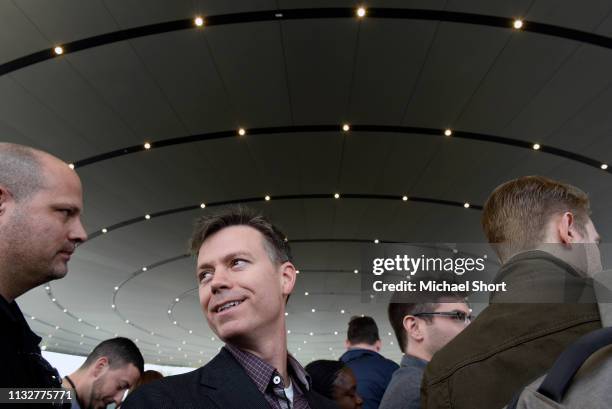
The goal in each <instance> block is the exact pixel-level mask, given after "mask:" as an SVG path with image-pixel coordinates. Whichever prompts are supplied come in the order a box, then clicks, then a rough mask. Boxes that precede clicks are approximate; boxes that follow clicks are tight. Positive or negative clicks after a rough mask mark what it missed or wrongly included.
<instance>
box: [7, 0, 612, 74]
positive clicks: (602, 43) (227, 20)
mask: <svg viewBox="0 0 612 409" xmlns="http://www.w3.org/2000/svg"><path fill="white" fill-rule="evenodd" d="M355 12H356V9H355V8H352V7H342V8H309V9H283V10H264V11H251V12H242V13H232V14H220V15H213V16H206V17H203V20H202V17H197V18H195V19H194V18H193V17H192V18H186V19H181V20H173V21H165V22H160V23H153V24H148V25H144V26H137V27H132V28H128V29H124V30H118V31H113V32H108V33H104V34H99V35H96V36H91V37H86V38H83V39H80V40H74V41H70V42H66V43H64V44H62V45H55V46H52V47H50V48H48V49H44V50H40V51H37V52H34V53H31V54H28V55H25V56H22V57H19V58H16V59H13V60H11V61H8V62H6V63H3V64H1V65H0V76H2V75H5V74H7V73H10V72H13V71H17V70H19V69H21V68H24V67H27V66H30V65H34V64H37V63H40V62H43V61H46V60H49V59H53V58H57V57H61V56H63V55H65V54H68V53H71V52H78V51H81V50H85V49H89V48H94V47H98V46H102V45H106V44H111V43H115V42H120V41H126V40H130V39H134V38H139V37H145V36H149V35H154V34H163V33H167V32H172V31H179V30H186V29H202V28H203V27H213V26H216V25H230V24H243V23H253V22H266V21H279V20H312V19H325V18H351V19H355V20H357V21H359V20H360V19H362V18H382V19H385V18H388V19H407V20H433V21H444V22H452V23H464V24H473V25H480V26H489V27H497V28H504V29H510V30H514V31H518V30H520V31H527V32H531V33H537V34H542V35H548V36H552V37H557V38H564V39H568V40H572V41H578V42H582V43H587V44H591V45H594V46H598V47H603V48H608V49H612V38H610V37H606V36H603V35H599V34H596V33H591V32H587V31H582V30H576V29H572V28H567V27H563V26H557V25H553V24H546V23H539V22H536V21H528V20H517V19H514V18H509V17H500V16H491V15H484V14H474V13H464V12H457V11H445V10H431V9H401V8H377V7H373V8H368V9H367V14H366V16H363V17H358V16H357V15H356V13H355ZM198 18H200V20H199V21H198V23H200V24H198V23H196V20H197V19H198ZM517 21H520V24H517ZM517 26H518V27H517Z"/></svg>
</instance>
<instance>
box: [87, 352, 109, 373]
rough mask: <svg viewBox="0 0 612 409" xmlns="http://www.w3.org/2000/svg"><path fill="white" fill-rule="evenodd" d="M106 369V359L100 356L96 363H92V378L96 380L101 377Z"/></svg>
mask: <svg viewBox="0 0 612 409" xmlns="http://www.w3.org/2000/svg"><path fill="white" fill-rule="evenodd" d="M107 368H108V358H107V357H105V356H101V357H100V358H98V359H96V362H94V363H93V365H92V369H91V373H92V375H93V377H94V378H98V377H99V376H101V375H102V374H103V373H105V372H106V369H107Z"/></svg>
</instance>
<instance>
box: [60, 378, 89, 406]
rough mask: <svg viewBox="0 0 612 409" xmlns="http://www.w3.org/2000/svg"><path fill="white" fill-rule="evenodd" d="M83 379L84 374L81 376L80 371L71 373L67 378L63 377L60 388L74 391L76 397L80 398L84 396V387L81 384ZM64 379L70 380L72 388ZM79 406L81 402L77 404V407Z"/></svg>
mask: <svg viewBox="0 0 612 409" xmlns="http://www.w3.org/2000/svg"><path fill="white" fill-rule="evenodd" d="M83 377H84V374H82V373H81V372H80V371H76V372H73V373H71V374H70V375H68V376H67V377H64V379H62V387H64V388H66V389H72V390H74V391H76V395H78V396H79V398H82V397H83V396H85V391H84V388H85V385H84V382H83ZM66 378H70V380H71V381H72V383H73V384H74V388H73V387H72V385H71V384H70V382H69V381H68V380H67V379H66ZM80 404H81V402H79V405H80Z"/></svg>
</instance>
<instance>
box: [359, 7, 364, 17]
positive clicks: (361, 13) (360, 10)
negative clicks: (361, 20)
mask: <svg viewBox="0 0 612 409" xmlns="http://www.w3.org/2000/svg"><path fill="white" fill-rule="evenodd" d="M365 15H366V9H365V7H359V8H358V9H357V17H365Z"/></svg>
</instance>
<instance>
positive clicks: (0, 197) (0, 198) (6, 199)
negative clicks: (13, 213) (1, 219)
mask: <svg viewBox="0 0 612 409" xmlns="http://www.w3.org/2000/svg"><path fill="white" fill-rule="evenodd" d="M13 201H14V198H13V195H12V194H11V192H9V191H8V189H7V188H6V187H4V186H2V185H0V216H3V215H4V214H5V213H6V209H7V207H8V206H9V204H10V203H11V202H13Z"/></svg>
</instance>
